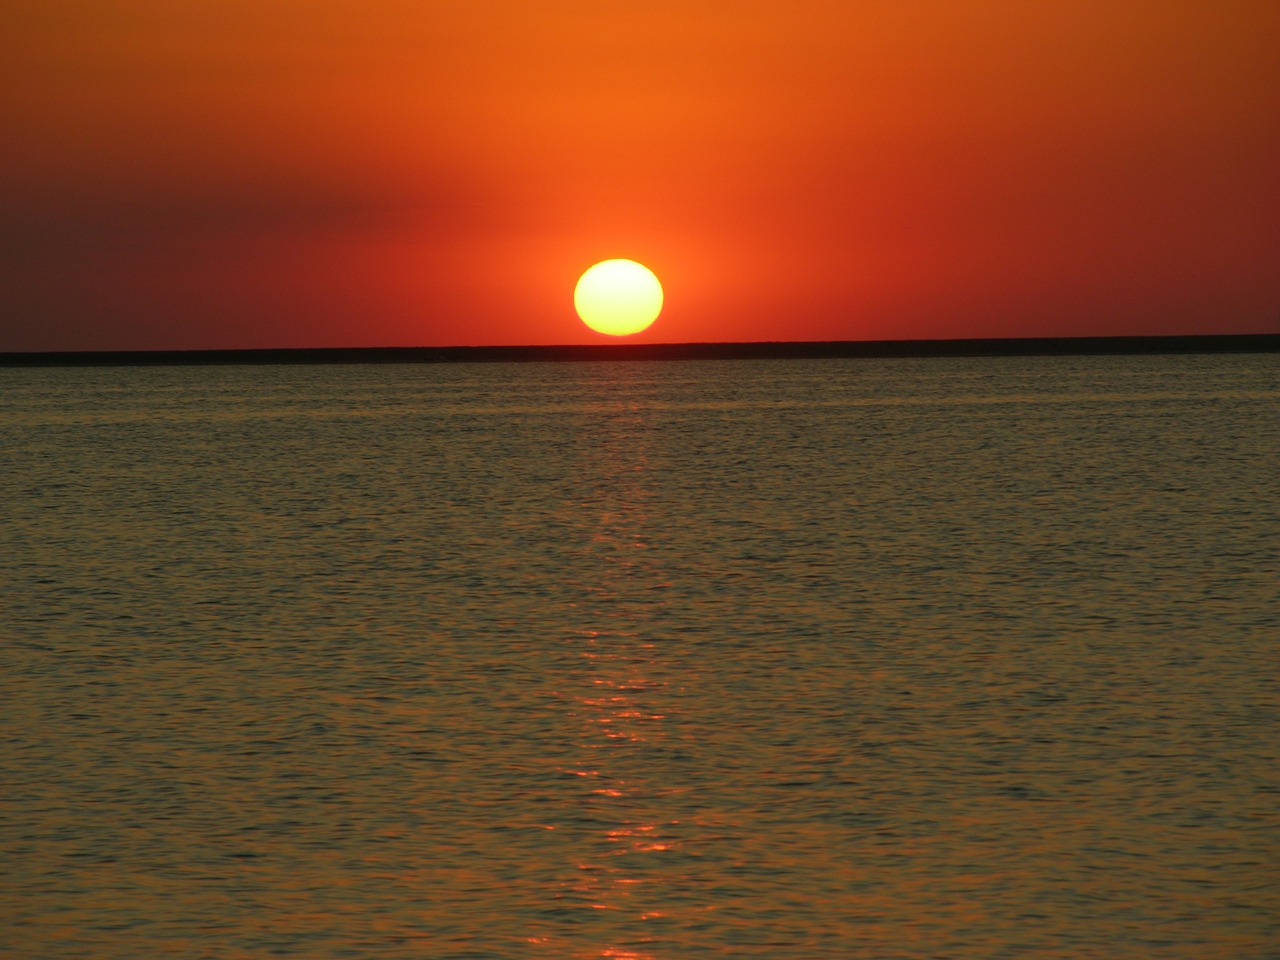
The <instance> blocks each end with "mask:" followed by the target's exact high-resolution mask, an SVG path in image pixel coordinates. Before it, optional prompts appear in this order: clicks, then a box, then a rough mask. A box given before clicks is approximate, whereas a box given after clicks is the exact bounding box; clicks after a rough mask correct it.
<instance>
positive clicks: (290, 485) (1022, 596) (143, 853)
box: [0, 355, 1280, 960]
mask: <svg viewBox="0 0 1280 960" xmlns="http://www.w3.org/2000/svg"><path fill="white" fill-rule="evenodd" d="M1278 369H1280V364H1278V363H1277V358H1276V357H1275V356H1274V355H1255V356H1243V357H1241V356H1236V357H1232V356H1216V357H1215V356H1199V357H1197V356H1191V357H1130V358H1066V359H1062V358H1058V359H989V360H974V359H964V360H957V359H946V360H944V359H936V360H883V361H875V360H833V361H790V362H783V361H778V362H765V361H742V362H734V361H722V362H706V363H699V362H655V363H636V364H629V363H602V364H587V363H580V364H575V363H564V364H523V365H497V364H474V365H472V364H460V365H424V366H353V367H238V368H237V367H204V368H199V367H195V368H192V367H187V368H160V369H60V370H48V369H44V370H14V369H10V370H0V390H2V392H0V404H2V408H0V413H2V417H0V438H2V439H0V444H2V446H0V448H2V449H3V450H4V451H5V459H6V462H7V466H6V468H5V470H4V471H3V473H2V474H0V494H2V500H0V502H2V503H3V516H2V518H0V577H2V582H3V583H4V584H5V593H4V597H5V599H4V607H5V609H4V613H3V619H2V621H0V631H3V639H4V643H3V646H2V647H0V649H2V651H3V653H2V656H3V661H2V662H0V667H2V669H3V672H2V673H0V695H2V697H0V721H2V726H0V769H2V770H3V774H2V776H3V781H4V785H3V788H2V793H0V797H2V800H0V864H2V869H0V874H2V878H0V885H2V886H0V891H2V892H3V902H2V903H0V907H2V910H0V912H2V913H3V914H4V916H5V918H6V919H5V920H4V921H3V923H0V955H3V956H5V957H16V958H40V960H59V958H77V960H82V958H140V957H148V958H150V957H178V958H204V957H210V958H214V957H216V958H258V957H268V956H298V957H307V958H330V957H369V958H409V957H414V958H521V957H528V958H538V960H540V958H593V957H594V958H631V960H684V958H694V957H707V956H711V957H733V958H739V957H742V958H749V957H774V958H794V960H826V958H840V960H847V958H862V957H866V958H895V957H904V958H916V957H921V958H923V957H929V958H952V957H954V958H973V960H978V958H982V960H990V958H1001V957H1030V956H1033V957H1061V958H1091V957H1098V958H1108V960H1114V958H1128V957H1132V958H1146V957H1178V958H1183V957H1185V958H1262V957H1275V956H1277V955H1278V953H1280V867H1278V864H1280V830H1278V829H1277V828H1278V827H1280V817H1278V816H1277V804H1278V802H1280V773H1278V772H1280V757H1278V756H1277V753H1278V752H1280V750H1278V749H1277V745H1278V744H1280V736H1278V734H1280V729H1278V724H1277V710H1278V707H1280V697H1278V696H1277V694H1278V690H1277V680H1276V678H1277V676H1280V673H1278V672H1277V666H1278V664H1277V656H1276V653H1277V639H1278V637H1280V632H1278V631H1277V625H1276V620H1277V584H1280V485H1278V481H1277V461H1278V458H1277V454H1278V453H1280V417H1278V416H1277V400H1278V399H1280V377H1278V376H1277V371H1278Z"/></svg>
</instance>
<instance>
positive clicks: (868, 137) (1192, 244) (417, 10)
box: [0, 0, 1280, 351]
mask: <svg viewBox="0 0 1280 960" xmlns="http://www.w3.org/2000/svg"><path fill="white" fill-rule="evenodd" d="M3 20H4V26H3V32H2V33H0V38H2V39H0V44H2V46H0V130H3V146H0V231H2V232H3V238H2V240H0V350H8V351H13V350H101V349H152V348H154V349H186V348H236V347H308V346H409V345H427V346H430V345H459V344H557V343H591V342H598V341H601V340H603V339H606V338H603V337H601V336H600V335H597V334H594V333H592V332H591V331H590V330H588V329H587V328H586V327H584V326H583V325H582V324H581V322H580V321H579V320H578V318H577V315H576V314H575V312H574V309H573V287H574V283H575V281H576V280H577V277H578V275H579V274H580V273H581V272H582V270H584V269H585V268H586V267H587V266H589V265H590V264H592V263H593V262H595V261H597V260H601V259H606V258H610V257H628V258H632V259H636V260H640V261H642V262H643V263H645V264H647V265H648V266H650V267H651V268H652V269H653V270H654V271H655V272H656V273H657V274H658V276H659V277H660V278H661V279H662V281H663V284H664V286H665V288H666V298H667V299H666V308H665V310H664V312H663V314H662V316H661V317H660V318H659V320H658V322H657V323H655V324H654V325H653V326H652V327H650V328H649V330H647V331H646V332H644V333H642V334H639V335H637V336H636V337H635V338H634V339H636V340H645V341H661V342H685V341H717V340H862V339H914V338H937V337H942V338H950V337H1003V336H1074V335H1091V336H1092V335H1110V334H1117V335H1120V334H1125V335H1129V334H1183V333H1262V332H1277V331H1280V3H1277V2H1276V0H1194V2H1188V0H1123V2H1117V0H1069V2H1068V0H1036V2H1028V0H845V2H820V0H785V2H782V0H779V2H761V0H645V2H644V3H637V2H634V0H625V2H615V0H593V2H581V0H579V2H569V0H539V2H538V3H528V2H523V0H521V2H516V0H360V2H356V0H326V2H318V0H271V2H263V0H217V2H214V0H183V2H180V3H179V2H173V0H95V2H92V3H86V2H84V0H17V2H16V3H10V4H8V5H7V7H6V13H5V14H3Z"/></svg>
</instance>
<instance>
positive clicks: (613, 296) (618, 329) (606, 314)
mask: <svg viewBox="0 0 1280 960" xmlns="http://www.w3.org/2000/svg"><path fill="white" fill-rule="evenodd" d="M573 306H574V308H575V309H576V310H577V311H578V316H580V317H581V318H582V322H583V323H585V324H586V325H587V326H588V327H590V328H591V329H592V330H595V331H596V332H597V333H607V334H609V335H610V336H612V337H625V336H628V335H629V334H632V333H639V332H640V331H641V330H643V329H644V328H645V327H647V326H649V324H651V323H653V321H654V320H656V319H657V318H658V314H659V313H661V312H662V284H660V283H659V282H658V278H657V277H655V276H654V275H653V271H652V270H650V269H649V268H648V267H646V266H644V265H643V264H639V263H636V262H635V261H634V260H602V261H601V262H600V263H597V264H596V265H595V266H594V267H591V268H590V269H588V270H587V272H586V273H584V274H583V275H582V276H581V277H579V278H578V286H577V288H575V289H574V291H573Z"/></svg>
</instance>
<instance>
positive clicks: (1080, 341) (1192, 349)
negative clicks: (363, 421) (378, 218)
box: [0, 333, 1280, 367]
mask: <svg viewBox="0 0 1280 960" xmlns="http://www.w3.org/2000/svg"><path fill="white" fill-rule="evenodd" d="M1275 352H1280V333H1260V334H1208V335H1200V336H1180V337H1035V338H1009V339H981V340H977V339H975V340H829V341H812V342H795V341H772V342H771V341H762V342H749V343H598V344H561V345H547V346H502V347H474V346H469V347H290V348H282V349H258V350H113V351H50V352H30V353H0V366H6V367H55V366H63V367H72V366H75V367H85V366H174V365H198V364H319V363H495V362H501V363H514V362H530V361H542V362H563V361H598V360H813V359H830V358H837V357H881V358H885V357H1035V356H1107V355H1137V354H1196V353H1206V354H1209V353H1275Z"/></svg>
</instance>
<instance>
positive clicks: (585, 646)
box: [565, 404, 679, 960]
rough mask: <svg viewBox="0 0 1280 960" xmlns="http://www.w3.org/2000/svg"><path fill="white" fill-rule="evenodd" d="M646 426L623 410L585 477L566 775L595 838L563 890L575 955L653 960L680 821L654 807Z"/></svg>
mask: <svg viewBox="0 0 1280 960" xmlns="http://www.w3.org/2000/svg"><path fill="white" fill-rule="evenodd" d="M645 417H646V411H645V410H644V409H643V408H642V407H640V406H637V405H635V404H628V405H626V406H625V408H624V409H623V410H621V411H620V412H619V413H618V415H616V416H614V417H611V418H609V420H608V422H607V429H606V430H605V431H604V433H603V434H602V436H601V437H600V443H599V444H598V445H597V446H596V447H595V450H594V461H593V463H592V464H591V465H590V468H589V470H587V471H585V472H586V474H587V475H588V476H590V477H592V479H593V480H594V482H595V483H596V484H597V486H596V487H595V489H594V490H591V491H588V496H589V497H590V500H591V506H590V507H589V508H588V510H587V511H586V512H585V513H584V515H585V516H587V517H589V518H591V520H592V521H593V526H592V528H591V530H590V533H589V536H587V537H586V538H585V540H586V545H585V549H586V550H587V551H588V553H589V559H590V563H589V564H588V566H589V567H590V568H591V569H593V570H595V571H596V572H597V573H598V576H597V578H596V579H595V580H594V582H592V583H591V584H589V585H588V596H589V600H588V601H587V602H585V603H584V604H583V605H582V611H581V612H582V614H583V616H584V628H583V629H581V630H580V631H578V632H577V633H576V634H575V637H576V639H577V642H578V643H580V645H581V656H582V659H583V661H584V662H585V664H586V666H587V668H588V673H587V676H586V677H584V682H583V684H582V687H581V688H580V689H579V691H577V693H576V695H575V697H574V701H575V702H574V709H575V711H576V712H577V715H578V717H579V718H580V721H581V738H580V741H579V744H578V746H579V748H580V749H581V755H582V756H583V757H584V759H589V760H590V762H589V763H586V762H584V763H583V764H582V765H581V766H580V767H579V768H578V769H577V770H575V771H574V772H575V773H577V774H578V775H579V776H581V777H582V779H583V780H584V781H587V783H586V784H584V785H585V786H586V791H585V795H584V797H583V801H582V804H583V813H584V815H585V816H587V817H589V818H590V821H591V823H592V824H593V829H594V831H595V832H594V835H593V836H591V837H590V838H588V840H587V842H586V843H585V844H584V850H583V855H582V856H581V858H580V859H579V860H578V862H577V876H576V877H575V878H574V880H573V881H571V883H570V885H571V886H572V890H571V891H565V892H566V893H571V894H572V897H573V899H574V900H577V901H578V902H580V903H585V904H586V905H588V906H589V908H590V909H591V911H592V912H593V915H594V918H598V919H599V924H598V927H597V928H596V929H593V931H592V935H591V940H593V941H594V943H591V944H588V943H583V944H582V947H583V948H585V949H588V950H589V951H590V952H586V953H583V954H581V955H582V956H584V957H587V956H590V957H598V958H610V960H654V955H653V954H651V953H649V952H647V951H644V950H641V949H639V948H640V947H641V946H642V945H644V944H647V943H653V942H655V941H657V940H658V939H660V937H659V931H657V930H656V929H654V928H655V924H658V923H660V922H661V921H662V920H663V918H664V917H665V916H666V911H665V910H663V909H660V908H659V904H660V903H661V902H662V901H663V900H664V891H663V890H662V888H661V884H662V876H663V865H662V864H661V863H656V862H654V860H655V858H659V857H662V856H664V855H667V854H669V853H671V852H672V851H674V850H675V848H676V847H677V846H678V841H677V840H676V839H675V838H674V837H673V835H672V832H671V830H672V827H674V826H675V825H676V824H677V823H678V822H679V821H678V820H677V819H673V818H672V817H670V816H663V814H664V812H666V813H670V811H669V810H666V811H664V803H663V799H664V797H666V796H668V795H669V794H670V792H671V785H670V784H669V783H665V782H663V770H662V765H661V764H660V763H659V762H657V759H658V758H657V755H656V754H655V749H656V748H658V747H660V746H661V744H662V743H663V741H664V740H665V739H666V736H667V730H666V723H667V720H668V717H667V713H666V711H665V710H663V709H661V708H659V707H658V706H656V704H659V703H661V701H662V698H663V695H664V692H665V688H666V686H667V684H666V681H664V680H663V679H661V678H660V677H659V676H657V675H656V674H655V667H656V666H657V663H656V654H657V649H656V647H657V645H656V644H655V643H654V641H653V640H652V639H651V635H652V633H653V622H654V618H655V614H656V613H657V612H658V610H660V608H661V606H662V604H663V601H662V599H661V597H660V591H661V589H662V588H663V587H665V586H666V581H665V576H664V571H663V570H662V569H661V567H660V565H659V564H658V563H656V562H655V560H654V557H653V553H652V551H651V549H650V545H651V542H652V538H653V535H654V531H652V530H651V529H650V528H649V525H648V524H649V520H650V515H649V511H648V509H647V506H646V504H647V503H648V501H649V500H650V499H651V497H652V495H653V491H652V487H651V485H652V483H653V477H652V475H651V471H650V465H649V459H648V451H647V450H646V447H645V441H644V436H645V433H646V430H645ZM592 508H593V509H592ZM587 618H589V619H587Z"/></svg>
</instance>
